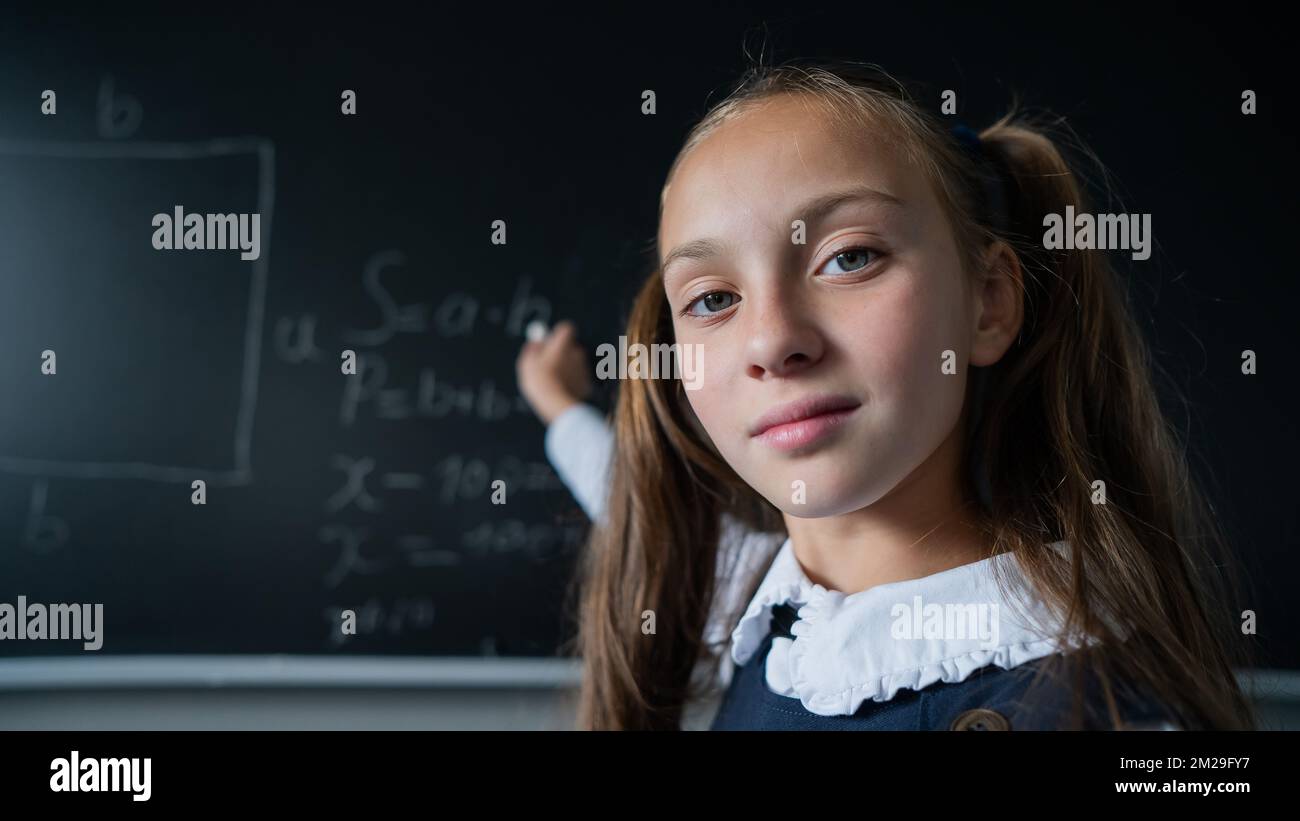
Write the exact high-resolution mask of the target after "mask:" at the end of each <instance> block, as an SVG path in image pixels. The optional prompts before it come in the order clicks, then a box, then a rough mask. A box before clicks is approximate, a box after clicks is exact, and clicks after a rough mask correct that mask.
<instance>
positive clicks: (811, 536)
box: [785, 436, 991, 594]
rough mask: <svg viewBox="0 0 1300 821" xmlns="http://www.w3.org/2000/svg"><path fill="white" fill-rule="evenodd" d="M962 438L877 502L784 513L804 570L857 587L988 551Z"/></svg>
mask: <svg viewBox="0 0 1300 821" xmlns="http://www.w3.org/2000/svg"><path fill="white" fill-rule="evenodd" d="M959 441H960V436H950V437H949V439H948V441H946V442H944V443H943V445H941V446H940V447H939V449H938V450H936V451H935V452H934V453H933V454H931V456H930V458H929V459H927V460H926V462H925V463H923V464H922V465H920V466H919V467H918V468H917V469H916V470H915V471H913V472H912V474H911V475H909V476H908V477H907V478H906V479H904V480H903V481H902V482H900V483H899V484H898V486H897V487H895V488H894V489H893V490H892V491H890V492H889V493H888V494H887V495H886V496H885V497H884V498H882V499H880V500H879V501H877V502H876V503H875V504H873V505H870V506H868V507H864V508H862V509H861V510H855V511H853V512H852V513H846V514H843V515H840V516H829V517H825V518H820V519H800V518H796V517H794V516H788V515H787V516H785V525H786V532H787V533H789V535H790V540H791V543H792V546H793V548H794V553H795V557H796V558H797V559H798V560H799V564H800V566H801V567H802V568H803V571H804V574H805V575H807V576H808V578H809V580H810V581H812V582H814V583H816V584H820V585H822V586H823V587H825V588H827V589H830V590H838V591H840V592H842V593H845V594H851V593H857V592H859V591H862V590H867V589H869V588H871V587H875V586H876V585H879V584H888V583H890V582H898V581H905V580H907V579H917V578H921V577H922V576H929V575H932V574H934V573H939V572H942V571H944V570H950V569H952V568H954V567H960V566H961V565H965V564H970V563H971V562H976V561H979V560H981V559H985V558H988V557H989V556H990V555H991V549H990V544H989V541H988V536H987V535H986V530H985V528H984V527H983V526H982V525H983V518H982V514H981V511H980V508H979V504H978V503H977V502H975V501H974V500H973V499H969V498H966V497H965V494H964V493H963V491H962V484H961V482H960V481H959V480H958V476H959V475H960V468H959V465H960V449H959V448H958V447H957V443H958V442H959Z"/></svg>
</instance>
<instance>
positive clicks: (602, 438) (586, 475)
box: [545, 402, 614, 522]
mask: <svg viewBox="0 0 1300 821" xmlns="http://www.w3.org/2000/svg"><path fill="white" fill-rule="evenodd" d="M545 446H546V458H547V459H548V460H550V463H551V466H552V467H554V468H555V472H556V473H558V474H559V475H560V480H561V481H563V482H564V484H565V487H567V488H568V489H569V492H571V493H572V494H573V498H575V499H577V500H578V504H579V505H581V506H582V509H583V511H585V512H586V514H587V517H588V518H590V519H591V520H592V521H593V522H599V521H601V519H602V518H603V517H604V514H605V506H606V494H607V493H608V491H609V481H608V476H609V465H610V461H611V457H612V456H613V453H614V431H613V430H612V429H611V428H610V426H609V425H608V424H607V423H606V422H605V417H604V415H603V414H601V412H600V411H598V410H596V409H595V408H593V407H592V406H591V405H587V404H584V403H582V402H576V403H574V404H572V405H570V406H569V407H568V408H567V409H565V410H564V411H563V412H561V413H560V415H559V416H557V417H556V418H555V421H553V422H551V423H550V424H549V425H548V426H547V427H546V440H545Z"/></svg>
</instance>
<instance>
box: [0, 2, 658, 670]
mask: <svg viewBox="0 0 1300 821" xmlns="http://www.w3.org/2000/svg"><path fill="white" fill-rule="evenodd" d="M181 28H182V30H181V31H179V32H173V34H174V35H175V36H167V37H158V36H155V34H154V33H151V32H149V31H147V30H128V29H129V27H121V28H120V29H119V30H117V31H116V32H115V33H114V34H112V36H103V33H102V32H99V33H96V32H92V31H83V32H82V33H81V34H80V35H76V34H71V33H68V32H62V33H59V34H57V35H55V34H51V35H50V36H51V37H53V38H55V41H57V43H58V47H57V52H58V54H59V55H61V57H60V58H59V59H54V55H53V54H52V53H46V52H45V51H44V50H43V48H42V41H41V39H40V36H38V35H33V36H32V37H31V38H30V39H28V40H26V41H25V43H26V44H25V46H23V48H22V49H21V51H20V52H19V53H14V52H12V51H6V53H5V55H4V57H3V58H0V59H2V60H3V63H4V66H3V69H4V70H3V72H2V73H3V75H4V80H3V86H2V87H0V114H2V116H0V225H3V230H2V232H0V233H3V238H4V241H3V242H2V243H0V246H3V247H2V248H0V276H2V277H3V282H4V289H3V290H4V295H3V299H2V300H0V302H2V304H3V307H0V349H2V350H3V353H2V354H0V384H3V385H4V386H5V395H4V398H3V400H0V407H2V408H3V411H2V413H3V418H2V419H0V498H2V500H3V501H2V503H0V504H2V506H0V533H3V534H4V536H3V541H4V542H5V543H6V544H7V545H8V547H7V548H6V549H5V550H4V551H2V552H0V601H5V602H9V603H11V604H12V603H14V602H15V601H16V597H17V596H19V595H24V596H25V597H26V599H27V601H29V602H44V603H53V602H83V603H89V602H94V603H102V604H103V605H104V620H105V625H104V644H103V648H102V650H100V651H99V652H100V653H102V654H120V653H131V654H137V653H147V654H211V653H238V654H250V653H294V654H338V653H360V654H375V653H383V654H422V655H439V656H442V655H453V656H467V655H469V656H477V655H483V656H544V655H550V654H553V653H554V652H555V651H556V649H557V647H558V645H559V644H560V642H561V641H562V640H563V639H564V638H565V636H566V630H567V629H568V627H567V625H566V622H565V620H564V618H563V604H564V595H563V594H564V592H565V589H566V584H567V582H568V580H569V578H570V576H571V574H572V570H573V567H574V558H575V556H576V554H577V551H578V549H579V547H580V545H581V544H582V541H583V539H584V537H585V535H586V532H587V528H588V522H587V519H586V518H585V516H584V515H583V514H582V513H581V511H580V509H579V508H578V507H577V506H576V504H575V503H574V501H573V500H572V498H571V497H570V496H569V494H568V493H567V491H566V490H565V489H564V487H563V486H562V485H561V483H560V482H559V479H558V477H557V476H556V474H555V472H554V471H553V470H552V469H551V467H550V465H549V464H548V463H547V462H546V459H545V455H544V453H543V446H542V443H543V438H542V437H543V427H542V425H541V424H540V423H539V422H538V421H537V420H536V419H535V418H534V417H533V415H532V413H531V412H530V411H529V409H528V408H527V406H526V405H525V403H524V401H523V399H522V397H521V396H520V394H519V391H518V388H517V386H516V384H515V374H514V357H515V354H516V352H517V350H518V348H519V346H520V345H521V344H522V341H523V334H524V329H525V327H526V326H527V324H528V323H529V322H531V321H533V320H540V321H543V322H547V323H552V322H554V321H556V320H557V319H558V318H561V317H569V318H574V319H577V320H578V322H579V325H580V327H581V328H582V331H583V334H584V337H585V338H587V339H591V338H593V337H595V336H596V335H603V337H604V338H612V337H613V336H614V335H616V333H617V331H616V330H615V328H616V323H617V319H618V316H619V314H620V312H621V309H622V308H623V307H624V305H625V304H626V295H625V294H626V292H628V291H630V289H631V288H632V287H634V280H635V277H634V276H632V273H633V272H634V271H636V270H638V268H639V266H640V265H641V264H642V257H641V256H640V254H639V253H638V250H639V249H640V248H641V247H642V246H643V245H644V240H645V236H644V235H645V233H646V228H647V226H650V225H653V222H652V219H653V209H654V207H655V205H656V203H655V199H654V196H653V188H652V187H651V186H650V185H647V184H646V182H645V181H644V180H643V178H644V177H645V175H644V174H643V173H641V171H640V170H641V169H643V168H644V167H645V164H646V161H647V153H646V151H648V150H649V149H647V150H646V151H639V150H637V140H638V138H637V136H636V135H637V134H640V135H641V137H640V138H639V139H640V140H641V141H642V142H644V144H646V145H651V144H655V143H662V147H661V148H659V149H658V151H659V152H660V153H663V151H666V150H667V148H668V141H665V140H662V133H661V131H659V130H656V129H647V126H646V124H645V123H644V122H643V120H644V118H642V117H641V115H640V114H639V111H638V107H639V103H640V99H639V96H638V95H639V89H637V88H634V87H633V86H632V85H629V86H627V88H626V89H624V90H623V93H622V94H621V95H620V94H605V95H601V94H593V93H591V90H590V89H582V88H578V87H573V88H570V89H568V91H567V92H564V91H560V90H555V92H554V93H552V94H550V95H549V97H548V98H546V99H542V98H536V97H533V96H532V95H529V94H525V93H520V90H519V89H518V88H517V87H515V85H516V84H517V83H518V77H517V71H518V69H519V66H518V65H517V64H510V63H506V64H504V65H501V66H500V67H499V68H498V69H496V70H493V69H491V68H490V67H480V68H479V69H476V70H475V71H474V72H473V74H472V76H471V77H465V76H459V75H458V76H456V77H455V78H454V79H453V78H452V77H451V76H450V75H449V74H448V72H447V68H446V67H445V66H443V65H442V64H441V61H440V60H435V59H432V58H431V56H430V55H429V54H427V53H421V52H419V50H418V49H414V48H413V46H414V43H407V44H405V45H404V46H403V48H402V50H401V56H400V57H396V58H395V57H394V56H393V55H391V54H388V53H386V52H385V50H384V49H383V48H380V47H379V46H380V45H381V43H379V42H376V41H375V40H367V41H365V42H359V41H358V42H354V41H350V40H349V38H348V36H347V34H346V32H337V33H335V34H334V35H331V36H332V37H333V38H335V41H334V42H333V44H332V45H328V46H327V45H326V44H324V43H321V42H319V41H314V40H313V37H312V35H311V34H310V33H309V32H306V31H304V30H301V29H295V30H294V37H292V38H289V39H285V40H264V41H258V42H243V41H242V39H241V38H239V37H237V36H223V37H211V38H208V37H207V36H206V35H205V34H204V33H202V32H201V31H199V30H197V29H196V30H193V31H188V32H187V31H184V30H183V29H184V26H182V27H181ZM79 38H80V39H79ZM51 45H53V41H52V43H51ZM286 47H288V49H289V50H290V51H296V52H298V57H297V59H294V58H293V56H292V55H286V53H285V49H286ZM298 50H301V51H298ZM472 52H473V49H472V48H469V47H468V46H465V47H464V53H463V55H462V56H463V58H464V59H466V60H469V59H472V57H473V54H472ZM73 57H75V59H71V58H73ZM494 86H495V88H496V89H497V90H495V91H494V90H493V89H494ZM45 89H52V90H54V91H55V92H56V95H57V96H56V98H55V99H56V105H57V108H56V110H55V113H54V114H53V115H50V114H43V113H42V111H41V105H42V96H41V95H42V92H43V91H44V90H45ZM344 91H353V92H355V94H356V114H355V115H345V114H344V113H343V107H342V102H343V92H344ZM522 122H529V123H533V124H541V126H542V127H540V128H538V127H533V128H530V129H522V128H520V123H522ZM561 123H569V125H568V126H564V127H561V126H560V124H561ZM589 123H599V124H601V126H602V128H608V129H620V128H621V129H622V130H623V131H625V132H626V134H625V135H624V143H623V144H622V145H621V146H618V149H619V153H618V155H617V157H607V156H606V154H609V153H610V152H612V151H613V150H614V146H606V147H601V148H599V149H598V150H594V149H593V146H594V144H595V140H594V139H593V138H594V137H595V134H594V132H593V131H591V130H590V129H589V128H587V127H586V125H587V124H589ZM601 142H603V141H601ZM624 151H626V152H628V153H623V152H624ZM664 162H666V158H665V159H664ZM620 175H621V176H624V177H625V178H626V179H628V180H630V181H632V182H631V185H632V188H633V193H634V195H635V196H636V197H637V198H639V199H640V202H639V204H638V206H637V207H636V208H631V209H628V208H623V207H612V206H614V205H615V202H614V199H615V198H614V197H613V196H612V194H613V192H614V190H616V189H611V188H609V187H608V186H609V185H610V184H611V183H617V180H618V178H619V177H620ZM598 192H603V199H602V197H601V196H598ZM620 199H621V195H620ZM178 206H179V207H183V208H184V210H185V212H187V213H198V214H207V213H256V214H259V215H260V253H259V255H258V257H257V258H256V259H249V260H245V259H241V255H240V253H239V252H237V251H234V250H196V249H190V250H176V249H172V250H159V249H157V248H156V247H155V246H154V244H153V242H152V237H153V234H154V230H155V229H154V227H153V224H152V223H151V220H152V219H153V217H154V216H155V215H158V214H168V215H170V214H172V213H173V209H174V208H176V207H178ZM498 220H499V221H502V223H504V225H505V230H506V234H505V237H506V242H505V244H493V242H492V241H491V240H492V237H493V232H494V223H495V222H496V221H498ZM615 281H621V282H623V283H625V285H623V286H620V287H612V286H611V283H612V282H615ZM46 350H50V351H53V352H55V355H56V357H57V359H56V364H57V369H56V372H55V374H53V375H51V374H45V373H42V371H41V361H42V360H41V356H42V352H43V351H46ZM345 350H352V351H355V352H356V354H357V355H358V362H359V369H358V373H356V374H355V375H345V374H344V373H342V372H341V371H342V363H341V355H342V352H343V351H345ZM605 398H607V397H604V396H603V395H602V394H598V395H597V396H596V397H595V398H594V400H593V401H596V402H597V403H598V404H599V403H601V402H602V401H603V399H605ZM194 480H202V481H204V482H205V483H206V485H207V487H206V503H205V504H202V505H196V504H193V503H192V494H193V493H194V490H193V486H192V482H193V481H194ZM497 480H500V481H503V482H504V490H505V503H504V504H493V501H492V498H491V497H492V483H493V482H494V481H497ZM345 609H350V610H352V611H353V612H354V613H355V614H356V634H355V635H345V634H344V633H343V631H342V630H341V613H342V611H343V610H345ZM77 652H79V645H77V644H76V643H73V642H59V641H27V642H19V641H10V642H4V643H0V653H3V654H4V655H9V656H14V655H45V654H70V653H77Z"/></svg>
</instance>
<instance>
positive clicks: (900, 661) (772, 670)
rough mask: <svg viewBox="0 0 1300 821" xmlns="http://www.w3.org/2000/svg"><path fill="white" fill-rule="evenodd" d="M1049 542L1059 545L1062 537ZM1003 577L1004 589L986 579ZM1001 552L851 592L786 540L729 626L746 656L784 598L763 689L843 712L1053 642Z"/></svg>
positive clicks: (959, 677)
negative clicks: (820, 574) (817, 579)
mask: <svg viewBox="0 0 1300 821" xmlns="http://www.w3.org/2000/svg"><path fill="white" fill-rule="evenodd" d="M1051 547H1053V548H1056V549H1057V550H1058V551H1061V552H1062V553H1068V549H1069V547H1068V543H1067V542H1064V541H1061V542H1055V543H1053V544H1052V545H1051ZM999 575H1001V576H1003V577H1004V578H1005V579H1008V580H1009V581H1010V582H1011V584H1010V587H1011V590H1010V591H1007V592H1004V591H1003V590H1001V589H1000V588H999V586H998V585H997V584H996V583H995V579H996V578H997V576H999ZM1021 580H1022V577H1021V576H1020V574H1019V572H1018V565H1017V564H1016V562H1015V560H1014V557H1013V556H1012V555H1011V554H1009V553H1003V554H999V555H997V556H994V557H992V558H989V559H984V560H982V561H978V562H974V563H972V564H967V565H962V566H960V567H956V568H952V569H951V570H945V571H943V572H940V573H935V574H933V575H930V576H925V577H922V578H919V579H909V580H907V581H901V582H894V583H890V584H882V585H877V586H875V587H872V588H869V589H867V590H863V591H861V592H858V593H853V594H849V595H845V594H844V593H841V592H838V591H835V590H828V589H827V588H825V587H823V586H821V585H820V584H814V583H813V582H811V581H810V580H809V579H808V577H807V576H806V575H805V574H804V572H803V569H802V567H800V565H799V562H798V559H796V557H795V554H794V547H793V545H792V544H791V542H790V540H789V539H786V541H785V544H784V545H782V546H781V549H780V550H779V551H778V552H777V555H776V557H775V559H773V561H772V564H771V567H770V568H769V570H768V572H767V575H766V577H765V578H764V579H763V583H762V584H761V585H759V588H758V592H757V593H756V594H755V596H754V598H753V599H752V600H751V602H750V604H749V607H748V608H747V609H746V611H745V615H744V616H743V617H742V618H741V620H740V622H739V623H738V624H737V626H736V628H735V630H734V631H733V632H732V634H731V658H732V660H733V661H734V662H735V663H736V664H745V663H746V662H747V661H749V660H750V658H752V657H753V655H754V654H755V652H757V650H758V648H759V646H760V645H761V644H762V642H763V639H764V638H765V637H766V636H767V634H768V632H769V630H770V622H771V610H772V608H773V607H774V606H776V605H779V604H783V603H787V602H788V603H790V604H791V605H792V606H794V607H796V608H797V610H798V615H799V620H798V621H797V622H795V624H794V626H793V627H792V628H791V630H790V632H791V634H792V635H793V636H794V638H793V639H789V638H785V637H775V638H773V640H772V648H771V650H770V652H769V653H768V657H767V665H766V679H767V684H768V687H769V688H770V689H771V690H772V691H773V692H775V693H778V694H780V695H785V696H789V697H791V698H797V699H799V701H800V702H801V703H802V704H803V706H804V707H805V708H806V709H807V710H808V711H809V712H812V713H815V714H817V715H826V716H830V715H852V714H853V713H855V712H857V710H858V708H859V707H860V706H861V705H862V703H863V702H865V701H866V700H867V699H871V700H872V701H888V700H890V699H892V698H893V697H894V695H895V694H896V693H898V691H899V690H902V689H911V690H920V689H922V688H923V687H928V686H930V685H931V684H934V683H936V682H958V681H964V680H965V679H966V677H967V676H969V675H970V674H971V673H972V672H974V671H975V670H977V669H979V668H981V667H985V666H987V665H990V664H995V665H997V666H998V667H1001V668H1003V669H1010V668H1012V667H1015V666H1017V665H1020V664H1024V663H1025V662H1027V661H1032V660H1034V659H1038V658H1041V657H1043V656H1046V655H1048V654H1050V653H1054V652H1057V651H1058V650H1060V649H1062V647H1063V645H1062V643H1061V642H1060V641H1059V640H1058V634H1059V633H1060V630H1059V623H1058V622H1056V620H1055V619H1054V618H1053V617H1052V616H1051V614H1050V613H1049V611H1048V609H1047V607H1046V606H1045V605H1044V604H1043V603H1042V602H1041V601H1038V600H1037V599H1036V598H1035V597H1033V596H1031V595H1028V594H1027V593H1026V592H1025V590H1026V588H1025V586H1024V585H1023V584H1020V583H1019V582H1020V581H1021Z"/></svg>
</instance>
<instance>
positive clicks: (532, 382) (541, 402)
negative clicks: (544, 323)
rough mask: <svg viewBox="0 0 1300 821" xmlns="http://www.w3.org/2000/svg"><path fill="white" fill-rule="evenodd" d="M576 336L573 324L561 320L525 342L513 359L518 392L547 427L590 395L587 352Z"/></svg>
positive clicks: (589, 372)
mask: <svg viewBox="0 0 1300 821" xmlns="http://www.w3.org/2000/svg"><path fill="white" fill-rule="evenodd" d="M576 334H577V328H575V327H574V325H573V323H572V322H570V321H568V320H567V319H566V320H563V321H562V322H560V323H558V324H557V325H556V326H555V327H554V328H552V329H551V331H550V333H548V334H546V336H544V337H542V338H541V339H536V340H535V339H529V340H527V341H525V342H524V347H523V348H522V349H520V351H519V357H518V358H517V359H516V360H515V376H516V378H517V379H518V381H519V392H520V393H522V394H523V395H524V399H525V400H527V402H528V406H529V407H531V408H532V409H533V413H535V414H537V416H538V418H540V419H541V420H542V422H543V423H545V424H547V425H549V424H551V423H552V422H554V421H555V419H556V418H557V417H558V416H559V415H560V414H561V413H564V412H565V411H566V410H568V409H569V408H570V407H572V406H573V405H576V404H577V403H579V402H581V401H583V400H584V399H586V398H587V396H588V395H589V394H590V393H591V371H590V369H589V368H588V367H587V352H586V351H585V350H583V348H582V346H581V345H579V344H578V342H577V337H576Z"/></svg>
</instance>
